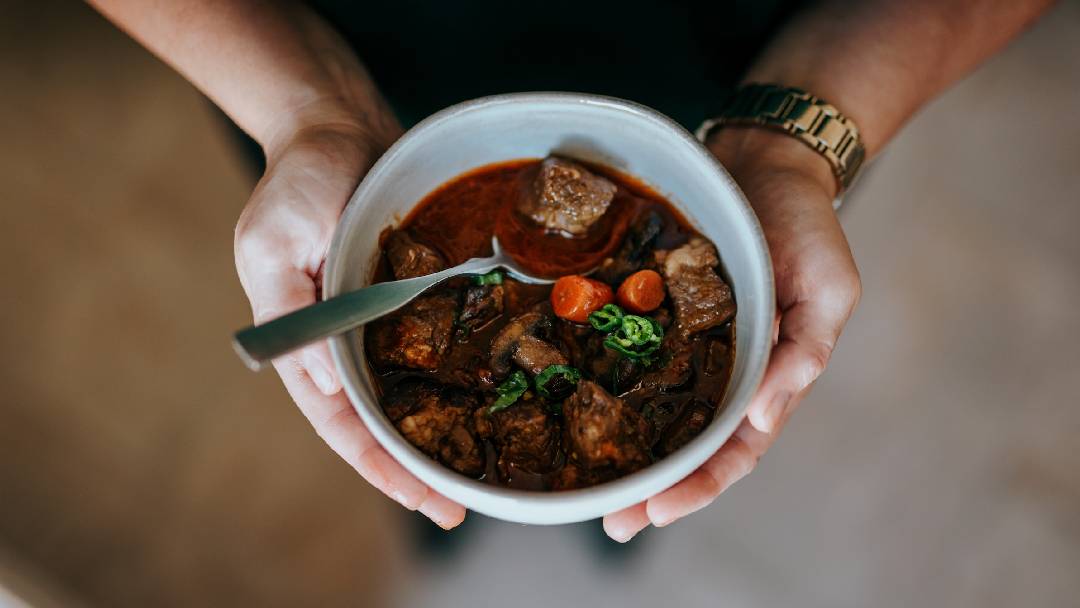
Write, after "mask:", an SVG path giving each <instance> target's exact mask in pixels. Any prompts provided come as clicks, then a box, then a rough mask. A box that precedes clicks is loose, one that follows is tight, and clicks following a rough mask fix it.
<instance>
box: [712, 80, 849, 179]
mask: <svg viewBox="0 0 1080 608" xmlns="http://www.w3.org/2000/svg"><path fill="white" fill-rule="evenodd" d="M728 125H758V126H763V127H769V128H772V129H778V130H780V131H784V132H785V133H788V134H789V135H792V136H794V137H795V138H796V139H798V140H799V141H802V142H803V143H805V144H806V145H808V146H810V147H811V148H813V149H814V150H816V151H817V152H818V154H821V155H822V156H824V157H825V160H827V161H828V162H829V165H830V166H832V170H833V174H834V175H835V176H836V183H837V198H839V196H840V194H841V193H843V192H844V190H846V189H847V188H848V186H850V185H851V183H852V182H853V181H855V176H856V175H857V174H858V173H859V168H860V167H861V166H862V163H863V159H864V158H865V157H866V149H865V148H864V147H863V143H862V140H861V139H859V129H858V127H856V126H855V123H854V122H852V120H851V119H850V118H848V117H847V116H844V115H843V114H842V113H841V112H840V110H837V109H836V107H835V106H833V105H831V104H829V103H828V102H826V101H823V100H821V99H819V98H817V97H815V96H813V95H811V94H810V93H807V92H806V91H803V90H801V89H796V88H794V87H782V86H778V85H774V84H748V85H744V86H741V87H739V88H738V89H736V90H735V91H733V92H732V93H731V95H729V96H728V97H727V98H726V99H725V100H724V102H723V104H722V105H721V107H720V112H719V113H718V114H717V116H716V117H715V118H710V119H708V120H706V121H705V122H703V123H701V126H700V127H698V129H697V131H696V132H695V133H694V134H695V135H696V136H697V138H698V141H700V142H701V143H705V140H706V139H707V138H708V137H709V135H710V134H711V133H713V132H714V131H716V130H717V129H720V128H722V127H725V126H728Z"/></svg>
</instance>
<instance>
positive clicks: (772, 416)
mask: <svg viewBox="0 0 1080 608" xmlns="http://www.w3.org/2000/svg"><path fill="white" fill-rule="evenodd" d="M789 403H791V393H789V392H788V391H780V392H778V393H776V394H775V395H773V398H772V401H770V402H769V405H768V407H766V408H765V420H766V421H767V422H768V425H769V431H772V430H773V429H775V428H776V426H777V425H778V424H780V419H781V418H783V417H784V412H786V411H787V407H788V404H789Z"/></svg>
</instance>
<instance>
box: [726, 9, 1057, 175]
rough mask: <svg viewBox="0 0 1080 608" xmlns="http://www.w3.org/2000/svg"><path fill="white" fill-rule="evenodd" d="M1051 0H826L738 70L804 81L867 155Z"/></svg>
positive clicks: (753, 77) (762, 78) (757, 77)
mask: <svg viewBox="0 0 1080 608" xmlns="http://www.w3.org/2000/svg"><path fill="white" fill-rule="evenodd" d="M1052 4H1053V2H1052V0H873V1H867V2H850V1H843V0H839V1H828V2H824V3H822V4H821V5H820V6H818V7H815V8H812V9H810V10H808V11H807V12H806V13H804V14H801V15H799V16H797V17H796V18H795V19H794V20H793V21H792V22H791V23H790V24H788V25H787V26H786V27H785V28H784V30H783V31H782V32H781V33H780V35H779V36H778V37H777V38H776V39H775V40H774V41H773V42H772V43H771V44H770V45H769V47H768V48H767V49H766V51H765V52H764V53H763V54H762V56H761V57H759V59H758V60H757V61H756V62H755V63H754V65H753V66H752V67H751V69H750V70H749V71H748V73H747V74H746V78H745V80H746V81H748V82H774V83H778V84H784V85H789V86H796V87H799V88H802V89H805V90H807V91H809V92H811V93H813V94H815V95H818V96H820V97H822V98H823V99H826V100H828V101H829V102H830V103H833V104H835V105H836V106H837V107H838V108H840V110H841V111H842V112H844V113H846V114H847V115H849V116H851V118H852V119H853V120H854V121H855V123H856V124H857V125H858V126H859V128H860V133H861V135H862V138H863V141H864V143H865V145H866V149H867V154H868V155H869V156H872V155H873V154H875V153H876V152H878V151H879V150H880V149H881V147H882V146H883V145H884V144H885V143H886V142H887V141H889V139H891V138H892V136H893V135H894V134H895V133H896V131H897V130H898V129H899V128H900V127H901V126H902V125H903V123H904V122H905V121H906V120H907V119H908V118H909V117H910V116H911V115H912V114H913V113H914V112H915V111H917V110H918V109H919V107H921V106H922V105H923V104H924V103H926V102H927V101H928V100H929V99H931V98H932V97H934V96H935V95H937V94H938V93H940V92H941V91H942V90H943V89H944V88H946V87H948V86H949V85H950V84H952V83H953V82H955V81H957V80H959V79H960V78H961V77H963V76H964V75H965V74H967V73H968V72H969V71H970V70H971V69H973V68H974V67H975V66H976V65H978V63H980V62H981V61H982V60H984V59H986V58H987V57H989V56H990V55H992V54H993V53H994V52H996V51H997V50H999V49H1000V48H1001V47H1003V46H1004V45H1005V44H1006V43H1007V42H1008V41H1009V40H1011V39H1012V38H1014V37H1015V36H1016V35H1017V34H1019V33H1020V32H1021V31H1023V30H1024V29H1025V28H1026V27H1027V26H1029V25H1030V24H1031V23H1033V22H1034V21H1035V20H1036V19H1037V18H1038V17H1039V16H1040V15H1041V14H1042V13H1043V12H1044V11H1045V10H1046V9H1047V8H1049V6H1051V5H1052Z"/></svg>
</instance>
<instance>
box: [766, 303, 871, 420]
mask: <svg viewBox="0 0 1080 608" xmlns="http://www.w3.org/2000/svg"><path fill="white" fill-rule="evenodd" d="M833 289H835V288H829V289H825V290H822V292H819V293H817V294H815V295H814V296H813V297H812V299H808V300H802V301H798V302H796V303H795V304H793V305H791V306H790V307H789V308H787V309H786V310H783V311H781V318H780V328H779V334H778V341H777V344H776V346H774V347H773V350H772V355H771V358H770V360H769V367H768V369H767V370H766V372H765V377H764V379H763V380H762V383H761V387H760V388H759V389H758V392H757V394H755V396H754V399H753V401H752V402H751V404H750V407H749V408H748V409H747V418H748V419H749V420H750V423H751V424H753V425H754V427H756V428H757V429H758V430H759V431H761V432H763V433H771V432H772V431H773V429H774V428H776V425H777V423H778V422H779V420H780V419H781V418H783V416H784V414H785V412H787V410H788V408H789V407H790V405H791V401H792V397H793V396H794V395H798V394H799V393H801V392H802V391H804V390H806V388H807V387H809V386H810V384H811V383H813V382H814V381H815V380H816V379H817V378H818V376H820V375H821V373H822V372H823V371H825V366H826V365H828V362H829V358H830V357H831V356H832V351H833V348H834V347H835V346H836V341H837V340H838V339H839V337H840V332H841V330H842V329H843V327H844V324H845V323H846V322H847V320H848V318H849V317H850V316H851V311H852V309H853V308H854V301H855V300H856V299H857V293H856V292H854V291H851V292H845V293H844V294H843V295H836V296H829V295H827V293H828V291H831V290H833ZM845 289H846V288H845Z"/></svg>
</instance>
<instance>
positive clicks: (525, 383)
mask: <svg viewBox="0 0 1080 608" xmlns="http://www.w3.org/2000/svg"><path fill="white" fill-rule="evenodd" d="M528 389H529V380H528V379H527V378H526V377H525V372H523V371H521V370H520V369H519V370H517V371H515V372H514V373H512V374H510V377H509V378H507V379H506V380H504V381H503V383H502V384H500V385H499V386H497V387H496V388H495V392H496V393H498V394H499V398H498V399H496V400H495V403H492V404H491V407H489V408H488V413H489V414H494V413H495V412H498V411H499V410H505V409H506V408H508V407H510V406H511V405H513V404H514V403H515V402H516V401H517V400H518V399H520V398H521V396H522V395H524V394H525V391H526V390H528Z"/></svg>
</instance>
